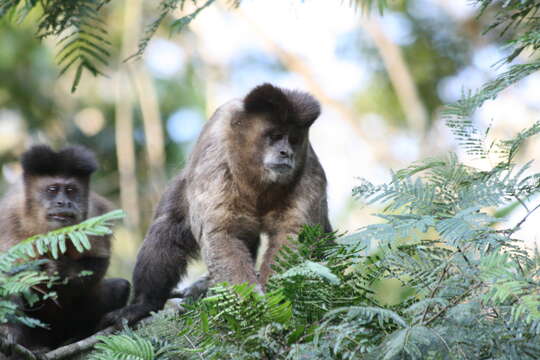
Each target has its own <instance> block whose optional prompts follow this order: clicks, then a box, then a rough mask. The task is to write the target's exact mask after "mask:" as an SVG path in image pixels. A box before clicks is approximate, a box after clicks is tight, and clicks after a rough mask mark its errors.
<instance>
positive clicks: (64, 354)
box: [29, 307, 185, 360]
mask: <svg viewBox="0 0 540 360" xmlns="http://www.w3.org/2000/svg"><path fill="white" fill-rule="evenodd" d="M183 312H185V309H184V308H182V307H176V308H171V309H165V310H162V311H160V313H161V314H173V313H183ZM153 318H154V317H153V316H148V317H146V318H144V319H142V320H141V321H140V322H139V323H138V326H140V325H145V324H148V323H150V322H152V321H153ZM117 330H118V329H117V328H116V327H114V326H109V327H108V328H105V329H103V330H101V331H99V332H97V333H95V334H94V335H92V336H90V337H87V338H86V339H82V340H80V341H77V342H76V343H73V344H69V345H65V346H62V347H59V348H57V349H55V350H52V351H49V352H48V353H46V354H45V355H43V356H42V357H40V358H39V357H37V358H34V359H36V360H60V359H65V358H68V357H70V356H73V355H77V354H80V353H82V352H84V351H87V350H90V349H92V348H93V347H94V345H96V344H97V343H98V342H99V341H100V340H99V339H98V337H99V336H104V335H110V334H112V333H114V332H115V331H117ZM29 360H30V359H29ZM32 360H33V359H32Z"/></svg>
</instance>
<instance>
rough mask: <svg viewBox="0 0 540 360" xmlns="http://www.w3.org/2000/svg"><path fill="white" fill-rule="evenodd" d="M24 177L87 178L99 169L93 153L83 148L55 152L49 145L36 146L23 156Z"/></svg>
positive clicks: (69, 147)
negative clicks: (60, 176) (61, 176)
mask: <svg viewBox="0 0 540 360" xmlns="http://www.w3.org/2000/svg"><path fill="white" fill-rule="evenodd" d="M21 163H22V167H23V171H24V176H56V175H65V176H74V177H79V178H87V177H89V176H90V175H91V174H92V173H93V172H94V171H96V170H97V168H98V163H97V160H96V157H95V155H94V153H93V152H91V151H90V150H88V149H87V148H85V147H83V146H68V147H65V148H63V149H61V150H60V151H54V150H53V149H51V148H50V147H49V146H47V145H34V146H32V147H31V148H30V149H29V150H27V151H26V152H25V153H24V154H23V155H22V160H21Z"/></svg>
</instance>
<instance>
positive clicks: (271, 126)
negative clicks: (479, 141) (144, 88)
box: [102, 84, 332, 327]
mask: <svg viewBox="0 0 540 360" xmlns="http://www.w3.org/2000/svg"><path fill="white" fill-rule="evenodd" d="M319 114H320V106H319V102H318V101H317V100H316V99H315V98H313V97H312V96H311V95H310V94H307V93H305V92H300V91H294V90H287V89H281V88H278V87H275V86H273V85H271V84H263V85H261V86H258V87H256V88H255V89H253V90H252V91H251V92H250V93H249V94H248V95H247V96H246V97H245V98H243V99H237V100H233V101H230V102H228V103H226V104H225V105H223V106H221V107H220V108H219V109H218V110H217V111H216V112H215V113H214V115H213V116H212V118H211V119H210V120H209V121H208V122H207V123H206V125H205V127H204V129H203V130H202V133H201V135H200V136H199V139H198V141H197V143H196V145H195V147H194V149H193V151H192V153H191V156H190V158H189V160H188V162H187V164H186V166H185V168H184V169H183V170H182V172H181V173H180V174H179V175H178V176H177V177H176V178H175V179H174V180H173V181H172V183H171V184H170V185H169V188H168V189H167V191H166V192H165V193H164V194H163V196H162V198H161V201H160V203H159V205H158V207H157V209H156V212H155V215H154V219H153V223H152V225H151V226H150V229H149V230H148V233H147V235H146V238H145V239H144V243H143V245H142V247H141V249H140V251H139V254H138V256H137V263H136V265H135V270H134V272H133V282H134V298H133V301H132V303H131V304H130V305H129V306H127V307H126V308H124V309H121V310H118V311H115V312H112V313H110V314H108V315H107V316H106V317H105V319H104V321H103V323H102V327H104V326H107V325H110V324H116V325H118V324H121V321H122V319H127V321H128V323H129V324H133V323H135V322H137V321H138V320H140V319H141V318H143V317H145V316H147V315H148V314H149V313H150V312H151V311H157V310H159V309H161V308H162V307H163V305H164V303H165V301H166V300H167V299H168V297H169V296H170V294H171V289H172V288H173V287H174V286H175V285H176V284H177V283H178V280H179V279H180V278H181V277H182V276H184V275H185V273H186V266H187V263H188V260H189V259H190V258H197V257H198V256H199V255H202V258H203V260H204V261H205V263H206V265H207V267H208V272H209V279H210V284H214V283H217V282H222V281H227V282H229V283H231V284H238V283H242V282H250V283H252V284H254V285H255V286H256V288H257V289H258V290H259V291H263V290H264V286H265V285H266V282H267V280H268V277H269V276H270V275H271V272H272V271H271V265H272V263H273V261H274V258H275V255H276V253H277V252H278V251H279V249H280V248H281V247H282V246H283V245H285V244H287V240H288V238H289V236H294V235H296V234H298V232H299V231H300V230H301V228H302V226H303V225H312V226H313V225H320V226H321V227H322V228H323V229H324V230H325V231H326V232H331V231H332V227H331V226H330V222H329V221H328V207H327V200H326V176H325V173H324V170H323V168H322V166H321V164H320V162H319V160H318V158H317V155H316V154H315V151H314V150H313V148H312V147H311V144H310V141H309V136H308V133H309V128H310V126H311V125H312V124H313V122H314V121H315V120H316V119H317V118H318V117H319ZM261 234H266V235H267V236H268V243H269V245H268V249H267V251H266V252H265V253H264V256H263V261H262V264H261V268H260V274H259V275H257V272H256V269H255V259H256V256H257V251H258V248H259V244H260V236H261ZM201 284H202V287H204V286H205V284H204V279H203V282H202V283H201Z"/></svg>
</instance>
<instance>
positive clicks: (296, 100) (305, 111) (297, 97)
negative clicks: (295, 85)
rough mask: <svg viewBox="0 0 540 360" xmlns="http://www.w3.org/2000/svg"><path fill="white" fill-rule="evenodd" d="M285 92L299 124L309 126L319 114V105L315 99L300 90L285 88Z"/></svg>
mask: <svg viewBox="0 0 540 360" xmlns="http://www.w3.org/2000/svg"><path fill="white" fill-rule="evenodd" d="M285 93H286V94H287V97H288V99H289V102H290V103H291V104H292V107H293V109H294V110H293V111H294V113H295V115H296V116H295V117H296V121H297V122H298V123H299V125H300V126H304V127H310V126H311V124H313V122H314V121H315V120H317V118H318V117H319V115H320V114H321V105H320V104H319V102H318V101H317V99H315V98H314V97H313V96H311V95H310V94H308V93H306V92H302V91H296V90H285Z"/></svg>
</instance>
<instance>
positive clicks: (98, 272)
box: [55, 256, 109, 289]
mask: <svg viewBox="0 0 540 360" xmlns="http://www.w3.org/2000/svg"><path fill="white" fill-rule="evenodd" d="M108 266H109V258H108V257H94V256H91V257H82V258H78V259H72V258H70V257H69V256H61V257H60V258H58V260H56V266H55V267H56V271H57V272H58V275H59V276H60V278H61V279H62V280H64V279H66V280H67V284H66V285H65V287H66V288H72V289H79V288H89V287H93V286H95V285H96V284H97V283H98V282H99V281H100V280H101V279H102V278H103V277H104V276H105V272H106V271H107V268H108ZM83 271H91V272H92V273H91V274H82V275H81V272H83Z"/></svg>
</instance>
